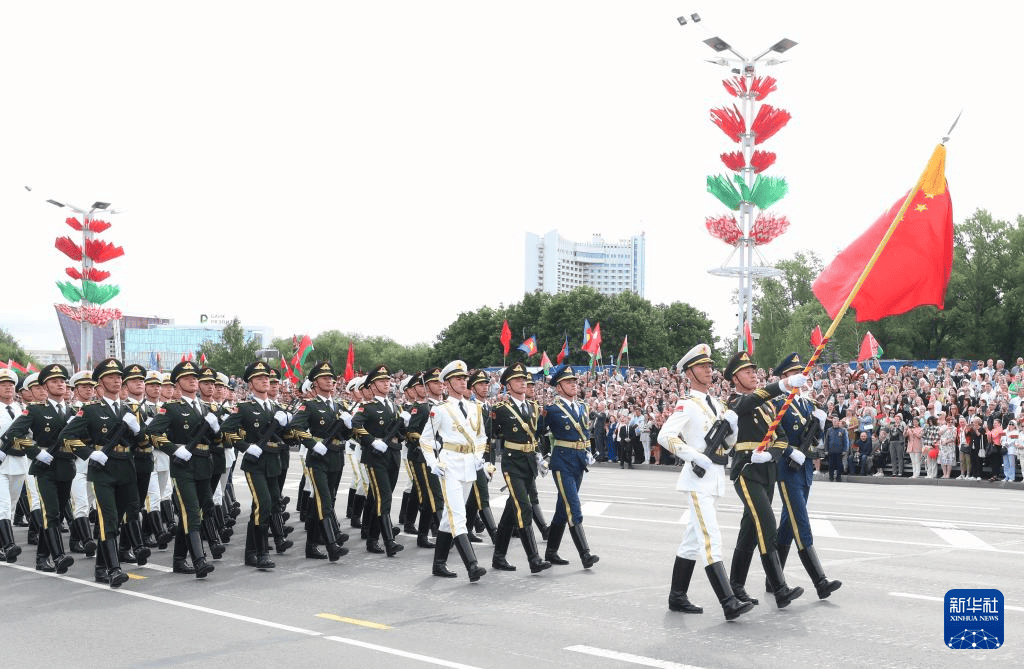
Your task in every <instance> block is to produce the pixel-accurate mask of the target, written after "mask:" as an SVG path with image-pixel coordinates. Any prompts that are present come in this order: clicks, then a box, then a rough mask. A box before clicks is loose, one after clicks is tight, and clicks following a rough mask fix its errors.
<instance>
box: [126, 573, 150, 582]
mask: <svg viewBox="0 0 1024 669" xmlns="http://www.w3.org/2000/svg"><path fill="white" fill-rule="evenodd" d="M127 573H128V578H130V579H132V580H134V581H142V580H145V578H146V577H145V576H139V575H138V574H132V573H131V572H127Z"/></svg>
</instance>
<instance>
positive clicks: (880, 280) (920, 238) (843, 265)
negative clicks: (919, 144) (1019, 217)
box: [813, 146, 953, 321]
mask: <svg viewBox="0 0 1024 669" xmlns="http://www.w3.org/2000/svg"><path fill="white" fill-rule="evenodd" d="M944 166H945V148H944V147H941V146H940V147H938V148H936V150H935V153H934V154H933V155H932V159H931V160H930V161H929V164H928V168H926V170H925V175H924V176H922V178H921V182H920V183H919V188H917V190H916V191H914V197H913V200H911V201H910V202H909V203H907V206H906V208H905V212H904V214H903V217H902V219H901V220H900V221H897V222H898V223H899V225H897V226H896V227H895V229H893V230H890V226H891V225H892V224H893V221H895V220H897V216H898V214H899V212H900V211H901V209H903V206H904V200H905V199H906V198H905V197H903V198H900V199H899V200H897V201H896V203H895V204H894V205H893V206H892V207H891V208H890V209H889V211H887V212H885V213H884V214H882V216H881V217H880V218H879V219H878V220H877V221H875V223H874V224H873V225H872V226H871V227H870V228H868V229H867V230H866V231H865V232H864V233H863V234H862V235H861V236H860V237H858V238H857V239H856V240H854V242H853V243H852V244H850V246H848V247H847V248H846V249H845V250H844V251H842V252H840V254H839V255H838V256H836V258H835V260H833V261H832V263H831V264H829V266H828V267H826V268H825V271H823V272H822V273H821V276H819V277H818V278H817V279H816V280H815V282H814V286H813V288H814V295H815V296H816V297H817V298H818V300H819V301H820V302H821V304H822V306H824V307H825V311H827V312H828V315H829V316H830V317H832V318H835V316H836V314H837V313H839V310H840V309H841V308H842V306H843V303H844V302H845V301H846V299H847V298H848V297H849V296H850V294H851V292H852V291H853V288H854V286H855V285H856V283H857V281H858V279H859V278H860V275H861V273H862V272H863V270H864V268H865V267H867V264H868V262H869V261H870V259H871V257H872V256H873V254H874V253H875V250H876V249H877V248H879V247H880V246H881V245H882V244H883V243H885V236H886V234H888V233H890V232H891V237H890V238H889V241H888V243H886V244H885V246H884V248H883V249H882V252H881V254H880V255H879V256H878V259H877V261H876V262H875V264H874V266H873V267H872V268H871V271H870V273H869V274H868V275H867V276H866V277H865V279H864V283H863V284H862V285H861V287H860V290H859V291H858V292H857V294H856V296H855V297H854V299H853V302H852V303H851V306H852V307H853V308H854V309H856V310H857V320H858V321H875V320H878V319H880V318H885V317H886V316H895V315H897V314H902V313H905V312H907V311H910V310H911V309H913V308H914V307H919V306H921V305H924V304H934V305H935V306H937V307H938V308H939V309H942V308H943V300H944V297H945V294H946V285H947V284H948V283H949V275H950V272H951V270H952V267H953V205H952V202H951V201H950V198H949V188H948V187H947V185H946V180H945V176H944V169H945V168H944ZM908 194H909V193H908Z"/></svg>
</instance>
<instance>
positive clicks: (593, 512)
mask: <svg viewBox="0 0 1024 669" xmlns="http://www.w3.org/2000/svg"><path fill="white" fill-rule="evenodd" d="M609 506H611V503H610V502H584V503H583V506H582V507H581V509H580V510H581V511H583V517H584V518H586V517H587V516H600V515H601V514H602V513H604V512H605V511H607V510H608V507H609Z"/></svg>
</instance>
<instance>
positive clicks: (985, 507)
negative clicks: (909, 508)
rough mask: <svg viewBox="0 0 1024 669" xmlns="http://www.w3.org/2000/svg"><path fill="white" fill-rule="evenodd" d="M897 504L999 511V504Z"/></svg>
mask: <svg viewBox="0 0 1024 669" xmlns="http://www.w3.org/2000/svg"><path fill="white" fill-rule="evenodd" d="M895 504H913V505H914V506H927V507H928V508H929V509H931V508H934V507H942V508H944V509H977V510H978V511H999V509H1001V508H1002V507H999V506H964V505H961V504H935V503H934V502H895Z"/></svg>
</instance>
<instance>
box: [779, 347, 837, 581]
mask: <svg viewBox="0 0 1024 669" xmlns="http://www.w3.org/2000/svg"><path fill="white" fill-rule="evenodd" d="M803 366H804V365H803V363H802V362H800V356H798V355H797V354H796V353H790V354H789V355H788V356H786V357H785V359H783V361H782V362H781V363H779V366H778V367H776V368H775V369H774V370H773V371H772V373H773V374H774V375H775V376H778V377H779V378H782V379H788V378H791V377H792V376H793V375H794V374H797V373H799V372H801V371H802V370H803ZM772 403H773V404H775V408H776V410H778V409H781V408H782V405H783V404H784V403H785V399H784V398H782V397H776V398H775V399H774V400H772ZM825 419H826V414H825V412H824V411H823V410H821V409H820V408H818V407H817V406H815V405H814V403H813V402H812V401H811V400H810V399H807V398H805V397H802V396H800V395H798V396H797V397H796V398H794V399H793V404H792V406H790V407H789V409H788V410H787V411H786V413H785V414H784V415H783V416H782V422H781V423H780V425H781V426H782V429H783V430H785V431H786V438H787V440H788V441H789V448H787V449H786V451H785V453H783V455H784V457H783V458H781V459H780V460H779V462H778V477H779V492H780V493H781V494H782V520H781V521H780V522H779V532H778V535H777V537H776V539H775V546H776V549H777V550H778V553H779V564H781V565H782V567H783V569H785V567H786V557H787V556H788V555H789V548H790V546H791V545H792V543H793V539H794V537H795V539H796V548H797V552H798V553H799V554H800V562H802V563H803V565H804V569H806V570H807V575H808V576H810V577H811V582H812V583H814V588H815V589H816V590H817V591H818V598H819V599H825V598H826V597H828V596H829V595H831V594H832V593H833V592H835V591H836V590H838V589H839V588H840V586H842V582H841V581H830V580H828V579H827V578H825V571H824V570H823V569H822V568H821V562H820V561H819V560H818V553H817V552H816V551H815V550H814V536H813V535H812V534H811V523H810V520H808V518H807V497H808V496H809V495H810V494H811V482H812V481H813V480H814V462H813V460H812V459H811V458H810V457H808V456H807V453H806V452H805V451H803V450H801V448H800V447H801V444H802V441H803V435H804V430H805V428H806V426H807V424H808V422H809V421H812V420H815V421H818V424H819V425H820V427H821V431H822V432H824V431H825ZM815 441H818V440H815ZM815 446H817V443H815V444H813V445H812V448H813V447H815ZM794 526H795V527H796V528H797V531H796V533H795V535H794V531H793V528H794Z"/></svg>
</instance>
